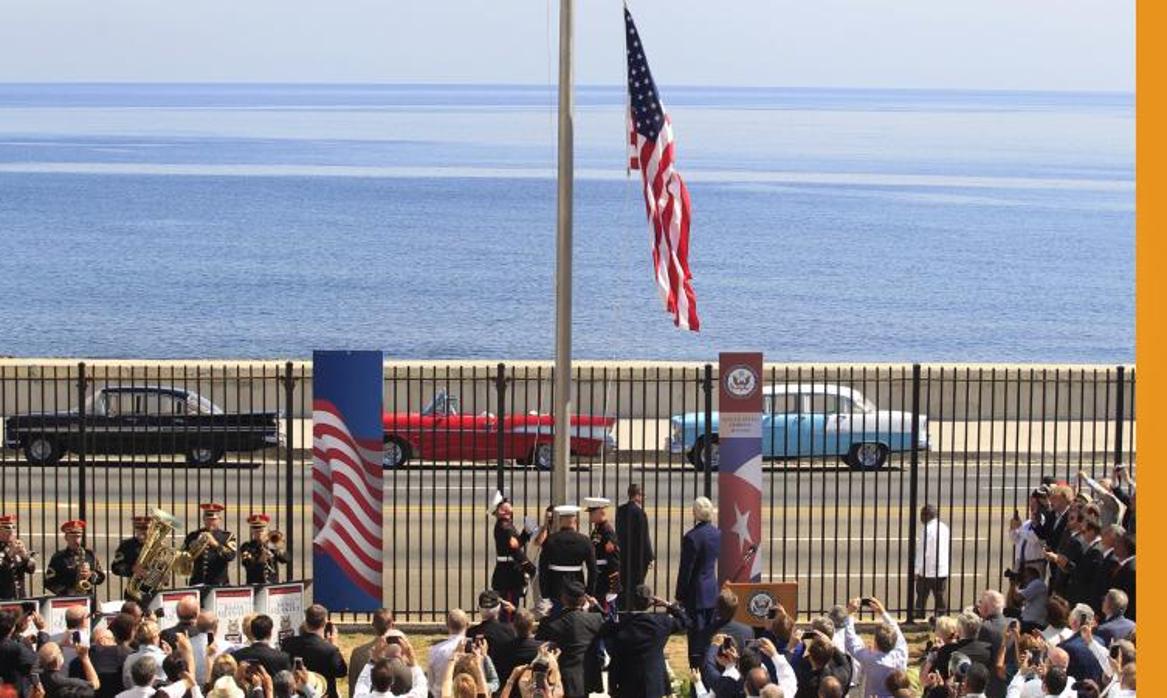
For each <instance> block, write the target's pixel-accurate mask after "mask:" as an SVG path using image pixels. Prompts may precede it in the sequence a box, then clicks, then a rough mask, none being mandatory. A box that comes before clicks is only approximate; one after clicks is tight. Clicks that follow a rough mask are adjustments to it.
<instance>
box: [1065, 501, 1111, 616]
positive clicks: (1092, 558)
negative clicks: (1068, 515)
mask: <svg viewBox="0 0 1167 698" xmlns="http://www.w3.org/2000/svg"><path fill="white" fill-rule="evenodd" d="M1078 530H1079V537H1080V538H1081V541H1082V544H1083V546H1084V547H1083V549H1082V554H1081V556H1079V558H1078V561H1077V562H1076V563H1074V564H1073V565H1072V566H1071V565H1070V564H1068V561H1067V565H1066V570H1065V571H1066V576H1067V577H1068V578H1069V581H1068V583H1067V585H1066V593H1067V594H1068V595H1067V596H1066V600H1067V601H1069V602H1070V603H1084V604H1087V605H1089V606H1090V607H1091V608H1094V609H1095V611H1096V612H1097V611H1098V610H1099V608H1098V607H1099V601H1098V598H1097V597H1096V596H1095V593H1094V590H1095V589H1096V588H1097V585H1098V574H1099V573H1100V572H1101V570H1102V539H1101V538H1100V537H1099V534H1101V533H1102V525H1101V524H1100V523H1099V522H1098V519H1096V518H1094V517H1093V516H1086V517H1083V519H1082V521H1081V522H1080V523H1079V525H1078Z"/></svg>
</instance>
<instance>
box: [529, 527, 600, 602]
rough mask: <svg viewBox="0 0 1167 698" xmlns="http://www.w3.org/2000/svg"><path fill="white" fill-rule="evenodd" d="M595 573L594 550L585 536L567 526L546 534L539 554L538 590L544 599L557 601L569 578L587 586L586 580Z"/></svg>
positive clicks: (592, 577) (593, 576) (591, 577)
mask: <svg viewBox="0 0 1167 698" xmlns="http://www.w3.org/2000/svg"><path fill="white" fill-rule="evenodd" d="M585 570H586V572H587V577H586V578H585V576H584V573H585ZM595 576H596V551H595V549H594V548H592V541H591V540H589V539H588V537H587V536H585V535H584V534H582V533H580V532H579V531H572V530H570V529H564V530H561V531H556V532H555V533H552V534H551V535H549V536H547V540H546V541H544V543H543V551H542V552H540V553H539V593H540V594H542V595H543V598H545V599H551V600H552V601H559V596H560V594H561V593H562V591H563V583H564V582H565V581H566V580H568V579H578V580H579V582H580V583H581V584H583V585H584V588H585V589H588V588H590V587H589V586H588V582H589V580H591V579H594V578H595Z"/></svg>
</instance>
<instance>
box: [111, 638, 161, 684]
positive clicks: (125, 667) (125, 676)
mask: <svg viewBox="0 0 1167 698" xmlns="http://www.w3.org/2000/svg"><path fill="white" fill-rule="evenodd" d="M146 656H149V657H153V658H154V661H155V662H156V663H157V664H158V669H157V671H155V672H154V678H155V679H156V680H157V681H165V680H166V672H165V671H163V670H162V662H163V661H165V660H166V653H165V652H163V651H162V648H161V647H159V646H158V645H142V646H141V647H139V648H138V649H137V650H136V651H135V652H133V653H132V654H130V656H128V657H126V661H125V664H122V685H123V686H133V685H134V677H133V676H132V675H131V674H130V670H131V669H132V668H133V666H134V662H136V661H138V660H139V659H141V658H142V657H146Z"/></svg>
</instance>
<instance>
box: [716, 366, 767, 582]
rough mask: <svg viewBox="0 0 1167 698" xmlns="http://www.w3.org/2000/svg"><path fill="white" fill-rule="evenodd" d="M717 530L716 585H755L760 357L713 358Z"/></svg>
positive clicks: (759, 489)
mask: <svg viewBox="0 0 1167 698" xmlns="http://www.w3.org/2000/svg"><path fill="white" fill-rule="evenodd" d="M718 364H719V367H720V368H719V374H718V375H719V376H720V378H719V380H718V399H719V401H720V404H719V407H718V412H717V435H718V443H717V450H718V457H717V458H716V459H715V460H714V462H715V463H717V464H718V475H717V485H718V502H717V504H718V507H717V509H718V518H717V524H718V528H720V529H721V554H720V556H719V557H718V569H717V576H718V580H719V581H720V582H723V583H724V582H726V581H731V582H749V581H759V580H760V579H761V574H762V555H761V551H760V546H761V544H762V396H763V393H764V392H765V385H764V384H763V382H762V355H761V354H760V353H757V352H751V353H731V352H723V353H721V354H720V356H719V357H718Z"/></svg>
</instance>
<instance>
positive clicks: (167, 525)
mask: <svg viewBox="0 0 1167 698" xmlns="http://www.w3.org/2000/svg"><path fill="white" fill-rule="evenodd" d="M181 523H182V522H180V521H179V520H178V519H176V518H174V517H173V516H171V515H170V514H169V513H167V512H165V511H163V510H161V509H155V510H154V511H152V512H150V526H149V528H147V529H146V540H145V542H143V543H142V550H141V552H139V553H138V564H139V565H141V566H142V568H143V572H142V574H141V576H135V577H133V578H132V579H130V583H129V584H127V585H126V596H127V597H128V598H130V599H132V600H134V601H141V600H142V598H143V596H145V595H146V594H153V593H155V592H156V591H158V590H159V589H161V588H162V586H163V585H164V584H166V583H167V581H169V579H170V575H171V574H172V573H177V574H190V570H191V567H192V565H191V557H190V556H189V555H188V554H187V553H184V552H181V551H178V550H175V549H174V548H173V547H172V546H171V545H170V543H169V541H168V540H167V539H168V538H170V535H171V534H172V533H173V532H174V531H175V530H176V529H177V528H178V527H179V526H180V525H181Z"/></svg>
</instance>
